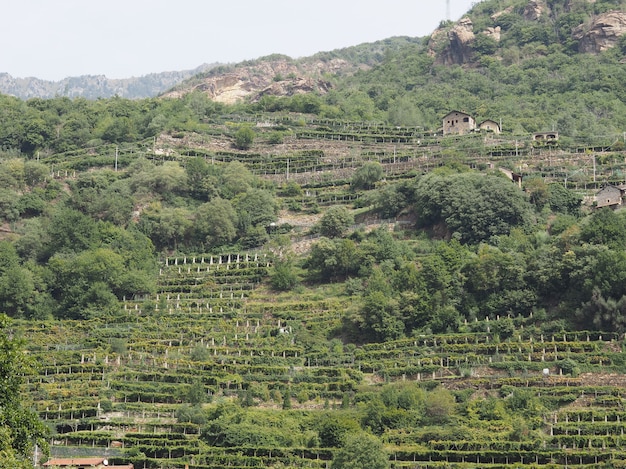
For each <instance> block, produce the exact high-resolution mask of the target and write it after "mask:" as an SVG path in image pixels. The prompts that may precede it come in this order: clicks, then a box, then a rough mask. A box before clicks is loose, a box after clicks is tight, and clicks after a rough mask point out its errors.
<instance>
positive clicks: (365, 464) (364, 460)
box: [331, 433, 390, 469]
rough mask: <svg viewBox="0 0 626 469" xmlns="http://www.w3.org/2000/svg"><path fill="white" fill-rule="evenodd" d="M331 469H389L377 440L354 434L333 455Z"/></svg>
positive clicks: (363, 434) (369, 436) (386, 458)
mask: <svg viewBox="0 0 626 469" xmlns="http://www.w3.org/2000/svg"><path fill="white" fill-rule="evenodd" d="M331 467H332V468H333V469H366V468H367V469H386V468H388V467H390V462H389V456H388V455H387V454H386V452H385V450H384V448H383V445H382V443H381V442H380V440H379V439H378V438H376V437H375V436H373V435H369V434H367V433H361V434H354V435H350V437H349V438H348V439H347V440H346V443H345V445H344V446H343V447H342V448H341V449H340V450H339V451H338V452H337V453H336V454H335V457H334V458H333V463H332V465H331Z"/></svg>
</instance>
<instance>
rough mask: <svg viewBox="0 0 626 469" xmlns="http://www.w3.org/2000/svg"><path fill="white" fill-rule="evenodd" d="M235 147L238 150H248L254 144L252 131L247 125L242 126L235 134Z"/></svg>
mask: <svg viewBox="0 0 626 469" xmlns="http://www.w3.org/2000/svg"><path fill="white" fill-rule="evenodd" d="M234 137H235V145H236V146H237V148H239V149H240V150H248V149H250V147H252V144H253V143H254V130H252V128H251V127H249V126H247V125H242V126H241V127H239V129H237V131H236V132H235V135H234Z"/></svg>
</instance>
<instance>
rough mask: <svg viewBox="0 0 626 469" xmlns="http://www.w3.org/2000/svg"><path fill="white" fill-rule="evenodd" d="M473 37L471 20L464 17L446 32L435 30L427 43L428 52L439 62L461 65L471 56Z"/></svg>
mask: <svg viewBox="0 0 626 469" xmlns="http://www.w3.org/2000/svg"><path fill="white" fill-rule="evenodd" d="M474 38H475V35H474V25H473V23H472V20H471V19H469V18H467V17H465V18H462V19H461V20H459V22H458V23H457V24H455V25H454V26H453V27H452V28H451V29H449V30H448V31H447V33H446V32H445V30H441V29H439V30H437V31H435V32H434V33H433V34H432V36H431V37H430V41H429V43H428V53H429V54H430V55H431V56H433V57H435V61H436V62H437V63H439V64H443V65H461V64H464V63H467V62H469V61H470V60H471V58H472V43H473V42H474Z"/></svg>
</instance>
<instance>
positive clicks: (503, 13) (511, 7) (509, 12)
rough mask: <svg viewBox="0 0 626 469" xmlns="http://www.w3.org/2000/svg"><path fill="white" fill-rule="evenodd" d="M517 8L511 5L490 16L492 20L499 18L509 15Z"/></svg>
mask: <svg viewBox="0 0 626 469" xmlns="http://www.w3.org/2000/svg"><path fill="white" fill-rule="evenodd" d="M514 9H515V8H514V7H513V6H512V5H511V6H510V7H507V8H505V9H504V10H500V11H497V12H495V13H494V14H493V15H491V16H490V18H491V20H492V21H495V20H497V19H498V18H500V17H501V16H502V15H509V14H511V13H513V10H514Z"/></svg>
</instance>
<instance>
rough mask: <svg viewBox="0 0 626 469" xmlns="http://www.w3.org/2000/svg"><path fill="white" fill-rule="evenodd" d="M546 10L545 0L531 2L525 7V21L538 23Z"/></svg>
mask: <svg viewBox="0 0 626 469" xmlns="http://www.w3.org/2000/svg"><path fill="white" fill-rule="evenodd" d="M545 9H546V4H545V2H544V1H543V0H530V1H529V2H528V5H526V6H525V7H524V19H525V20H528V21H537V20H538V19H539V18H541V15H543V13H544V11H545Z"/></svg>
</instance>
